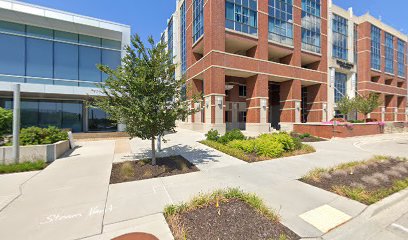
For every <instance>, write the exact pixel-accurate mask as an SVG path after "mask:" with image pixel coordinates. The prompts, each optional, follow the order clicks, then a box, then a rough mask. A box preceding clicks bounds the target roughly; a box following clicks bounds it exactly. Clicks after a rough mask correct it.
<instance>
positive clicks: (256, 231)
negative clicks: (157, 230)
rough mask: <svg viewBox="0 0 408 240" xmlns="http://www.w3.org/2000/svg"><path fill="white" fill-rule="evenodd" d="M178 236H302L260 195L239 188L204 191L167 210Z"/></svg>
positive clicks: (282, 238) (225, 239)
mask: <svg viewBox="0 0 408 240" xmlns="http://www.w3.org/2000/svg"><path fill="white" fill-rule="evenodd" d="M164 215H165V217H166V220H167V222H168V224H169V226H170V229H171V231H172V233H173V235H174V237H175V239H176V240H179V239H193V240H201V239H202V240H207V239H223V240H228V239H231V240H248V239H260V240H261V239H265V240H269V239H280V240H285V239H286V240H289V239H300V237H299V236H297V235H296V234H295V233H293V232H292V231H291V230H289V229H288V228H286V227H285V226H284V225H282V224H281V223H279V216H278V215H277V214H276V213H274V212H273V211H272V210H270V209H269V208H268V207H266V206H265V204H264V203H263V202H262V200H261V199H260V198H258V197H257V196H255V195H253V194H246V193H243V192H241V191H240V190H238V189H229V190H225V191H216V192H214V193H212V194H207V195H201V196H198V197H196V198H194V199H193V200H192V201H191V202H189V203H183V204H180V205H171V206H168V207H166V209H165V211H164Z"/></svg>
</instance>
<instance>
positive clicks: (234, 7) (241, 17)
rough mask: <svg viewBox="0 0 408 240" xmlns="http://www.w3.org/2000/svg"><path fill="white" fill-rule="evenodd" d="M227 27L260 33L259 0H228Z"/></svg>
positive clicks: (249, 32)
mask: <svg viewBox="0 0 408 240" xmlns="http://www.w3.org/2000/svg"><path fill="white" fill-rule="evenodd" d="M225 18H226V21H225V24H226V26H225V27H226V28H229V29H232V30H235V31H238V32H243V33H247V34H251V35H255V36H256V35H258V2H257V0H235V1H234V0H227V1H226V2H225Z"/></svg>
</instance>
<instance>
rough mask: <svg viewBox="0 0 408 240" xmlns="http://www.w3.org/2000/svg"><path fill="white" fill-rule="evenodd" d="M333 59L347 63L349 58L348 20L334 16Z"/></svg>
mask: <svg viewBox="0 0 408 240" xmlns="http://www.w3.org/2000/svg"><path fill="white" fill-rule="evenodd" d="M332 24H333V27H332V29H333V57H335V58H338V59H342V60H345V61H347V58H348V47H347V45H348V44H347V42H348V36H347V35H348V20H347V19H345V18H343V17H340V16H338V15H335V14H334V15H333V23H332Z"/></svg>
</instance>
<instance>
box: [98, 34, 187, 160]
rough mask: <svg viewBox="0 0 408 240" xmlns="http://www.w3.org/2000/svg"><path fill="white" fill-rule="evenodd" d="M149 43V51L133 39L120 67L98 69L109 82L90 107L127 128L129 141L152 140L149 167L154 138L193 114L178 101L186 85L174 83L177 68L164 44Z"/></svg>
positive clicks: (152, 41)
mask: <svg viewBox="0 0 408 240" xmlns="http://www.w3.org/2000/svg"><path fill="white" fill-rule="evenodd" d="M148 42H149V43H150V45H151V46H150V48H146V47H145V45H144V44H143V42H142V41H141V40H140V38H139V36H138V35H135V36H133V37H132V39H131V44H132V46H133V48H132V47H130V46H127V47H126V49H125V50H126V53H127V54H126V56H125V57H124V58H123V59H122V62H123V64H122V66H120V67H118V68H117V69H111V68H109V67H108V66H102V65H99V66H98V68H99V69H100V70H101V71H102V72H104V73H106V74H107V75H108V79H107V80H106V82H105V84H100V93H101V95H102V96H100V97H96V98H95V99H94V100H93V101H92V104H93V105H94V106H96V107H98V108H100V109H102V110H104V111H106V112H107V113H108V114H109V118H110V119H111V120H114V121H117V122H120V123H123V124H126V132H127V133H128V134H129V135H130V137H131V138H134V137H139V138H141V139H149V140H151V147H152V164H153V165H156V149H155V140H156V138H157V136H163V135H164V133H165V132H168V131H174V130H175V127H176V120H181V119H184V118H186V117H187V116H188V115H189V114H192V113H193V112H194V110H191V109H190V108H189V105H188V104H189V103H188V102H186V101H184V100H182V98H181V97H180V92H181V89H182V88H183V86H185V81H184V80H183V79H175V76H174V72H175V69H176V65H175V64H173V59H172V57H171V56H170V54H169V53H168V52H167V51H166V43H162V42H160V43H158V44H155V42H154V40H153V38H152V37H150V38H149V40H148Z"/></svg>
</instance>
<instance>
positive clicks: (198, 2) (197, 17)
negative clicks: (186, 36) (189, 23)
mask: <svg viewBox="0 0 408 240" xmlns="http://www.w3.org/2000/svg"><path fill="white" fill-rule="evenodd" d="M193 8H194V12H193V14H194V15H193V42H196V41H197V40H198V39H199V38H200V37H201V36H202V35H203V34H204V0H194V6H193Z"/></svg>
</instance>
